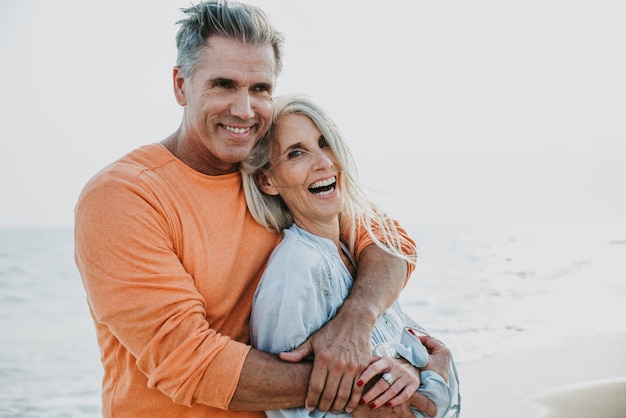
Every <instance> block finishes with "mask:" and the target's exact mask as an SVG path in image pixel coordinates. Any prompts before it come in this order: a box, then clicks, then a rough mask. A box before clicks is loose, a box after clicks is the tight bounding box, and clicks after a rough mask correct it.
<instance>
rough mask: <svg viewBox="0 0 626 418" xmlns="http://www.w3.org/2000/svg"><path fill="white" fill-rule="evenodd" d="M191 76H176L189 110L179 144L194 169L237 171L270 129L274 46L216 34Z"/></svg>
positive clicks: (182, 100) (179, 92) (215, 172)
mask: <svg viewBox="0 0 626 418" xmlns="http://www.w3.org/2000/svg"><path fill="white" fill-rule="evenodd" d="M208 45H209V46H208V47H207V48H203V50H202V52H201V54H202V55H201V60H200V65H198V66H197V67H196V69H195V71H194V72H193V74H192V75H191V77H190V78H187V79H185V78H183V76H182V74H180V72H178V73H177V72H175V74H174V82H175V90H176V97H177V99H178V102H179V104H181V105H182V106H184V107H185V110H184V117H183V126H182V129H181V137H180V138H179V140H180V144H179V146H181V147H183V148H184V150H183V152H184V153H185V157H186V158H185V160H186V162H187V163H188V164H190V165H191V167H192V168H194V169H196V170H198V171H200V172H203V173H206V174H211V175H219V174H225V173H230V172H234V171H236V170H237V169H238V167H237V163H239V162H240V161H243V160H244V159H245V158H246V157H247V156H248V154H249V153H250V151H251V150H252V147H253V146H254V144H255V143H256V142H257V141H258V140H259V139H260V138H261V137H262V136H263V134H264V133H265V132H266V131H267V129H268V127H269V124H270V118H271V114H272V94H273V89H274V84H275V61H274V50H273V48H272V46H271V45H269V44H268V45H261V46H258V45H244V44H243V43H241V42H240V41H238V40H234V39H230V38H225V37H222V36H211V37H209V39H208Z"/></svg>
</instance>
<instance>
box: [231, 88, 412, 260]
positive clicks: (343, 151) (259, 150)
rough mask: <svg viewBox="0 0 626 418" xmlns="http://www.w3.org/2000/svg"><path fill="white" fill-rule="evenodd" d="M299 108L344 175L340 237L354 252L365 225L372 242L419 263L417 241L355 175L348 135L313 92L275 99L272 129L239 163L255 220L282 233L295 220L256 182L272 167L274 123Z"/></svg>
mask: <svg viewBox="0 0 626 418" xmlns="http://www.w3.org/2000/svg"><path fill="white" fill-rule="evenodd" d="M290 113H297V114H300V115H303V116H306V117H308V118H309V119H311V121H312V122H313V123H314V124H315V126H316V127H317V129H319V131H320V133H321V134H322V136H323V137H324V138H325V139H326V141H327V143H328V145H329V146H330V148H331V150H332V152H333V154H334V155H335V158H336V159H337V162H338V163H339V166H340V167H339V169H340V170H341V172H342V175H343V179H342V180H343V181H342V192H343V194H344V199H343V208H342V210H341V213H340V214H339V224H340V227H341V232H342V234H341V237H342V240H343V241H344V243H345V244H347V245H348V247H349V249H350V252H351V253H352V254H353V255H354V254H355V243H356V237H357V236H358V235H359V234H358V233H357V232H358V230H359V229H360V228H365V229H366V231H367V233H368V234H369V235H370V236H371V237H372V239H373V241H374V243H375V244H376V245H378V246H379V247H380V248H382V249H383V250H385V251H387V252H388V253H390V254H393V255H395V256H398V257H401V258H402V259H404V260H406V261H408V262H410V263H415V258H416V250H415V244H414V243H413V242H412V241H411V240H410V239H407V237H406V236H405V235H404V234H402V233H401V232H400V231H399V229H398V226H397V224H396V222H395V221H393V220H392V219H390V218H389V217H388V216H387V214H386V213H385V212H384V211H382V210H381V209H380V208H379V206H378V205H377V204H376V203H375V202H374V201H372V200H371V199H370V198H369V197H368V196H367V195H366V194H365V193H364V192H363V190H362V188H361V186H360V183H359V181H358V178H357V168H356V164H355V162H354V158H353V157H352V153H351V152H350V149H349V148H348V146H347V144H346V142H345V140H344V137H343V135H342V133H341V131H340V130H339V128H338V127H337V126H336V125H335V123H334V122H333V121H332V119H330V117H328V114H327V113H326V112H325V111H324V109H322V108H321V107H320V106H319V105H317V104H316V103H315V102H313V101H312V100H311V99H310V98H309V97H307V96H305V95H302V94H288V95H283V96H278V97H276V98H274V110H273V114H272V121H271V122H272V123H271V127H270V129H269V131H268V132H267V133H266V134H265V136H263V138H262V139H261V140H259V142H258V143H257V144H256V145H255V146H254V148H253V149H252V152H251V153H250V155H249V156H248V158H247V159H246V160H245V161H243V162H242V163H241V174H242V178H243V187H244V193H245V196H246V201H247V203H248V208H249V209H250V213H251V214H252V216H253V217H254V219H255V220H256V221H257V222H258V223H260V224H261V225H263V226H264V227H266V228H268V229H270V230H273V231H276V232H281V231H282V230H283V229H285V228H288V227H290V226H291V224H292V223H293V222H294V219H293V217H292V216H291V213H290V212H289V209H288V208H287V206H286V205H285V203H284V201H283V199H282V198H281V197H280V196H279V195H276V196H274V195H269V194H266V193H264V192H263V191H261V189H260V187H259V185H258V184H257V175H258V173H259V172H261V171H263V170H265V171H271V169H272V147H273V143H274V141H273V140H272V139H273V135H274V132H275V130H274V126H275V125H276V124H277V123H278V119H279V118H280V117H281V116H283V115H286V114H290Z"/></svg>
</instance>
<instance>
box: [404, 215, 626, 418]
mask: <svg viewBox="0 0 626 418" xmlns="http://www.w3.org/2000/svg"><path fill="white" fill-rule="evenodd" d="M625 227H626V224H624V222H623V220H621V219H620V220H616V219H586V220H581V219H578V220H568V219H541V220H538V219H533V220H517V221H514V222H504V223H502V222H496V223H492V224H490V225H489V226H486V225H484V224H483V225H482V226H479V227H476V228H472V229H462V228H460V229H459V231H458V233H456V234H455V233H451V232H444V233H441V235H440V236H439V238H437V237H436V236H430V237H428V238H429V239H428V243H429V245H430V246H431V247H433V250H434V254H432V258H433V260H430V259H428V258H430V257H431V254H430V251H429V250H427V249H424V251H423V258H427V259H426V260H421V261H422V262H423V263H424V264H426V265H425V266H422V270H420V269H419V268H418V269H417V271H416V274H415V275H414V277H413V278H412V281H411V282H410V283H409V285H408V286H407V289H406V290H405V293H404V294H403V300H404V305H405V308H407V309H408V310H410V312H411V314H412V315H413V316H414V317H417V318H420V320H421V322H422V325H424V326H426V327H427V328H428V327H429V325H430V326H432V327H431V328H432V331H433V333H434V334H436V335H438V336H440V337H441V338H442V339H443V340H444V341H445V342H446V343H447V345H448V346H449V347H450V348H451V349H452V352H453V353H454V355H455V359H456V363H457V367H458V373H459V379H460V388H461V394H462V408H461V416H462V417H464V418H478V417H493V418H495V417H508V418H539V417H544V416H545V417H548V416H550V417H555V418H556V417H557V416H558V417H568V418H573V417H574V415H572V414H571V413H570V414H564V415H549V413H553V411H555V410H554V409H549V408H548V407H547V405H546V404H545V403H542V402H541V400H540V398H541V397H542V396H544V395H546V394H550V393H551V392H552V391H555V390H563V389H570V388H574V387H577V386H579V385H595V384H597V383H601V382H603V381H606V380H607V379H615V378H621V379H625V378H626V324H624V321H623V318H624V317H625V314H626V303H625V302H626V267H625V265H624V261H623V260H626V245H625V244H626V240H624V237H625V236H626V228H625ZM459 243H462V246H461V248H463V249H462V250H460V251H459V249H458V247H457V246H458V244H459ZM431 263H432V266H431V265H430V264H431ZM446 266H448V267H446ZM450 266H454V267H450ZM415 276H416V277H415ZM459 276H463V277H459ZM442 280H444V281H450V282H453V283H450V284H451V286H449V287H448V286H445V285H443V284H442V283H441V281H442ZM462 280H466V281H467V283H471V284H472V287H473V291H471V290H469V289H468V286H458V284H459V282H460V281H462ZM459 289H462V290H459ZM446 313H447V314H446ZM588 392H591V391H590V390H589V391H588ZM582 393H585V392H584V391H583V392H582ZM594 395H597V394H594ZM578 396H579V397H580V395H578ZM625 397H626V392H624V393H623V394H622V395H621V397H619V398H615V397H614V398H612V399H607V400H606V402H604V403H601V405H600V407H599V408H596V409H594V410H593V412H592V413H590V414H588V415H586V416H588V417H593V418H602V417H605V418H609V417H622V418H623V417H626V403H625V402H626V398H625ZM566 398H567V397H566ZM595 399H600V400H601V399H602V397H601V396H596V398H595ZM568 402H569V400H566V401H562V400H559V401H558V402H557V403H556V406H559V407H561V408H565V407H567V405H568ZM616 404H618V405H620V408H622V409H621V410H620V412H619V413H618V414H615V413H609V412H607V410H608V408H609V407H614V406H615V405H616ZM603 408H604V409H603ZM551 411H552V412H551ZM581 416H585V415H581Z"/></svg>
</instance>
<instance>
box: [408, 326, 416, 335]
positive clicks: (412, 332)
mask: <svg viewBox="0 0 626 418" xmlns="http://www.w3.org/2000/svg"><path fill="white" fill-rule="evenodd" d="M409 332H410V333H411V334H413V335H414V336H416V337H417V334H415V331H413V328H409Z"/></svg>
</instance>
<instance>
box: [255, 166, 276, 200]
mask: <svg viewBox="0 0 626 418" xmlns="http://www.w3.org/2000/svg"><path fill="white" fill-rule="evenodd" d="M255 180H256V184H258V185H259V188H260V189H261V191H263V193H265V194H269V195H272V196H276V195H277V194H278V190H277V189H276V187H274V186H272V183H271V182H270V179H269V177H267V173H266V172H265V171H263V170H261V171H259V172H258V173H256V176H255Z"/></svg>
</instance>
